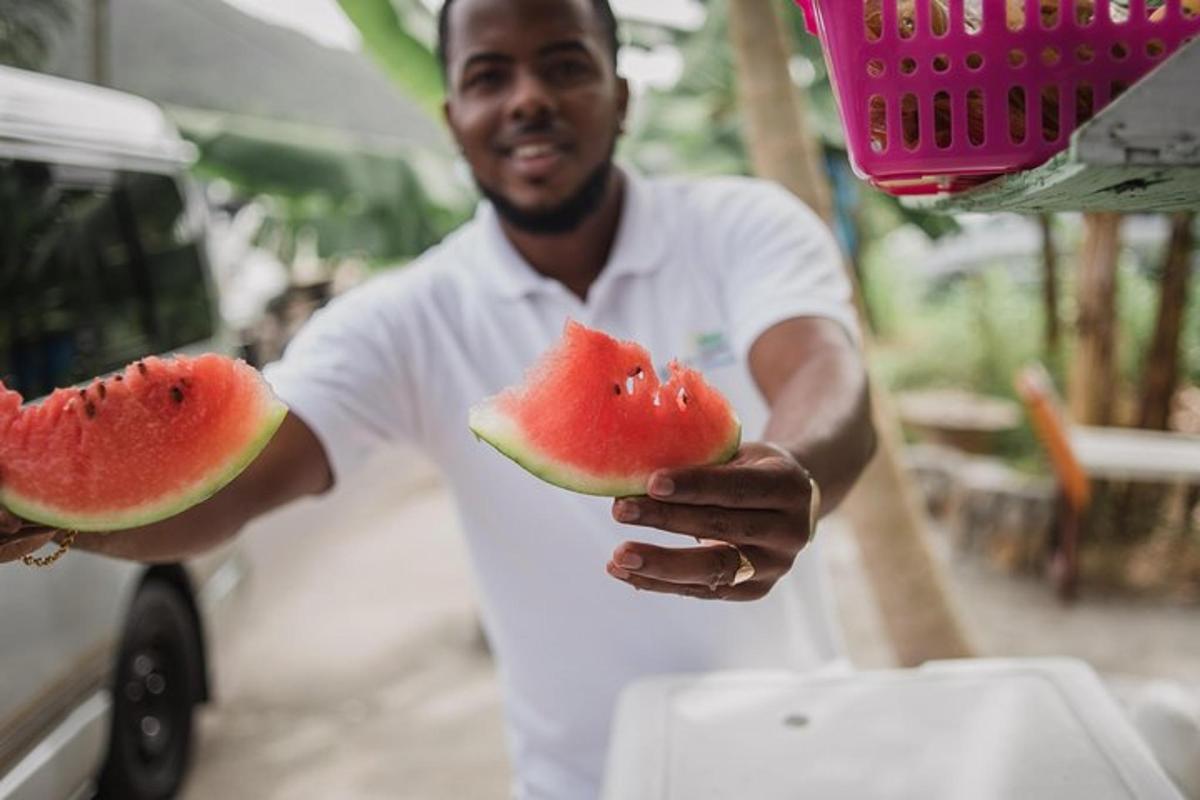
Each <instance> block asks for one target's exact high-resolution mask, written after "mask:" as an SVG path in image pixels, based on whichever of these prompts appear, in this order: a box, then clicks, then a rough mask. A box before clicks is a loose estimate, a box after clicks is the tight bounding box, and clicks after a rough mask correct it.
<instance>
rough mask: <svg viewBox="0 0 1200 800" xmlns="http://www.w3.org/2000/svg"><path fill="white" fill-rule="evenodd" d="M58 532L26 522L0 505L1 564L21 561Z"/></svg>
mask: <svg viewBox="0 0 1200 800" xmlns="http://www.w3.org/2000/svg"><path fill="white" fill-rule="evenodd" d="M56 533H58V531H57V530H55V529H54V528H47V527H44V526H42V525H34V524H32V523H29V522H26V521H25V520H23V519H21V518H20V517H18V516H15V515H14V514H12V513H11V512H9V511H8V509H6V508H4V507H3V506H0V564H5V563H7V562H9V561H19V560H20V559H22V558H24V557H25V556H27V555H29V554H30V553H33V552H36V551H37V550H39V549H41V548H42V546H43V545H45V544H47V543H48V542H50V540H52V539H53V538H54V534H56Z"/></svg>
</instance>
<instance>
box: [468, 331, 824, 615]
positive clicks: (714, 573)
mask: <svg viewBox="0 0 1200 800" xmlns="http://www.w3.org/2000/svg"><path fill="white" fill-rule="evenodd" d="M668 371H669V372H670V379H669V380H668V381H667V382H665V383H660V382H659V380H658V377H657V376H656V375H655V373H654V370H653V367H652V361H651V359H650V354H649V353H648V352H647V351H646V349H645V348H643V347H641V346H640V345H638V344H636V343H633V342H621V341H618V340H616V339H614V338H612V337H610V336H608V335H606V334H604V333H602V332H600V331H596V330H591V329H589V328H587V327H585V326H583V325H580V324H578V323H575V322H569V323H567V326H566V330H565V332H564V334H563V339H562V341H561V342H560V343H559V344H558V345H557V346H556V347H554V348H553V349H551V350H550V351H549V352H547V353H546V354H545V355H543V356H542V358H541V359H540V360H539V361H538V363H537V364H535V365H534V366H533V368H532V369H530V370H529V373H528V374H527V375H526V379H525V382H524V383H522V384H521V385H520V386H515V387H512V388H510V389H507V390H505V391H504V392H502V393H500V394H499V395H497V396H495V397H492V398H489V399H488V400H486V401H484V402H483V403H480V404H479V405H477V406H476V407H475V408H473V409H472V410H471V418H470V425H471V429H472V430H473V431H474V432H475V434H476V435H477V436H479V437H480V438H481V439H483V440H485V441H487V442H488V443H489V444H491V445H492V446H493V447H495V448H496V449H497V450H499V451H500V452H501V453H503V454H504V455H506V456H508V457H509V458H511V459H512V460H514V461H516V462H517V463H518V464H520V465H521V466H522V467H524V468H525V469H527V470H528V471H530V472H532V473H533V474H534V475H536V476H538V477H539V478H541V479H543V480H545V481H548V482H549V483H553V484H555V485H556V486H561V487H563V488H565V489H570V490H572V491H576V492H582V493H585V494H596V495H604V496H609V497H616V498H618V499H617V500H616V501H615V502H614V503H613V516H614V517H615V518H616V519H617V521H619V522H624V523H628V524H631V525H641V526H646V527H652V528H658V529H660V530H664V531H668V532H671V533H680V534H685V535H687V536H692V537H695V538H696V539H697V540H698V541H699V542H700V546H699V547H688V548H663V547H656V546H654V545H649V544H642V543H632V542H626V543H624V544H622V545H621V546H620V547H618V548H617V550H616V552H615V553H614V554H613V559H612V561H610V562H609V564H608V572H609V574H610V575H612V576H613V577H615V578H618V579H620V580H623V581H625V582H627V583H629V584H631V585H633V586H635V587H637V588H639V589H648V590H651V591H658V592H668V593H671V594H681V595H687V596H691V597H703V598H711V599H727V600H755V599H757V598H759V597H762V596H763V595H765V594H766V593H767V592H768V591H770V589H771V587H772V586H774V585H775V582H776V581H778V580H779V578H780V577H781V576H783V575H784V574H785V573H786V572H787V571H788V570H789V569H791V566H792V562H793V561H794V560H795V558H796V555H797V554H798V553H799V552H800V551H801V550H802V549H803V548H804V546H805V545H806V544H808V541H809V539H810V538H811V536H812V529H813V524H814V522H815V520H816V509H817V504H818V500H817V493H816V484H815V483H814V482H813V481H812V480H811V478H810V477H809V474H808V471H807V470H805V469H804V468H803V467H802V466H800V464H799V463H798V462H797V461H796V459H795V458H794V457H793V456H792V455H791V453H789V452H788V451H786V450H784V449H783V448H781V447H778V446H776V445H773V444H768V443H763V442H751V443H747V444H745V445H744V446H742V447H741V448H740V449H739V447H738V445H739V442H740V440H741V423H740V422H739V421H738V418H737V416H736V415H735V414H734V412H733V409H732V408H731V407H730V405H729V402H728V401H727V400H726V399H725V398H724V397H723V396H722V395H721V393H720V392H718V391H717V390H716V389H714V388H713V387H712V386H710V385H709V384H708V383H707V382H705V380H704V378H703V377H702V376H701V375H700V373H698V372H696V371H695V370H693V369H688V368H686V367H681V366H679V365H678V364H675V363H674V362H672V363H671V364H670V366H669V369H668ZM646 495H649V496H646ZM703 540H708V542H707V543H706V542H705V541H703Z"/></svg>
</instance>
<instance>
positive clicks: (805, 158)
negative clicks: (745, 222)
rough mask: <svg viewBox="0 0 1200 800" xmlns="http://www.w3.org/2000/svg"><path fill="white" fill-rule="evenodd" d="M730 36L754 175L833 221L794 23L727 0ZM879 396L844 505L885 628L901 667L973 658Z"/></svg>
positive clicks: (879, 392) (756, 4) (755, 4)
mask: <svg viewBox="0 0 1200 800" xmlns="http://www.w3.org/2000/svg"><path fill="white" fill-rule="evenodd" d="M729 35H730V39H731V42H732V45H733V52H734V63H735V67H736V71H737V87H738V96H739V100H740V107H741V111H742V116H743V121H744V128H745V131H746V140H747V146H748V147H749V149H750V154H751V158H752V161H753V164H754V170H755V172H756V173H757V174H759V175H761V176H763V177H766V178H770V179H772V180H775V181H778V182H779V183H781V184H782V185H784V186H786V187H787V188H788V189H790V190H791V191H793V192H794V193H796V194H797V195H798V196H799V197H800V198H801V199H803V200H804V201H805V202H806V203H808V204H809V206H811V207H812V208H813V209H814V210H816V211H817V213H818V214H820V215H821V216H822V217H823V218H824V219H825V220H826V222H831V219H832V204H831V202H830V197H831V195H832V193H831V191H830V188H829V181H828V178H827V177H826V175H825V173H824V171H823V169H822V168H821V162H820V159H819V158H818V157H817V148H816V137H815V136H814V135H813V134H811V133H810V132H809V129H808V126H807V119H806V117H805V115H804V106H803V105H802V102H803V101H802V94H801V93H800V92H799V91H798V90H797V89H796V87H795V86H794V85H793V83H792V81H791V75H790V73H789V71H788V56H789V53H790V52H791V48H790V43H789V41H788V39H787V27H786V26H785V25H784V24H783V21H782V20H781V19H779V16H778V12H777V11H776V10H775V3H774V2H773V0H729ZM851 277H852V278H853V276H851ZM860 305H861V301H860ZM860 318H861V313H860ZM872 396H873V401H874V408H873V411H874V417H875V425H876V428H877V429H878V430H879V449H878V452H877V454H876V457H875V459H874V460H873V461H872V463H871V464H870V465H869V466H868V467H867V470H866V471H865V472H864V473H863V476H862V477H861V478H860V479H859V482H858V484H857V486H856V487H855V488H854V490H853V491H852V492H851V494H850V496H849V497H848V498H847V499H846V501H845V503H844V504H843V506H842V508H843V509H844V510H845V513H846V516H847V517H848V518H849V520H850V523H851V525H852V527H853V528H854V533H855V537H856V540H857V542H858V546H859V550H860V551H861V552H862V556H863V562H864V565H865V567H866V572H867V577H868V579H869V580H870V582H871V586H872V588H873V590H874V594H875V601H876V603H877V604H878V606H879V609H880V612H881V614H882V617H883V620H884V626H885V628H886V630H887V632H888V636H889V638H890V639H891V643H892V647H893V648H894V650H895V653H896V657H897V660H898V662H899V663H900V664H902V665H905V666H911V665H915V664H920V663H921V662H923V661H927V660H929V659H934V658H956V657H962V656H969V655H971V654H972V648H971V646H970V644H969V643H968V639H967V635H966V633H965V631H964V629H963V626H962V624H961V622H960V620H959V618H958V614H957V612H956V609H955V606H954V603H953V602H952V601H951V599H950V595H949V592H948V590H947V588H946V584H945V581H944V580H943V578H942V576H941V572H940V569H939V566H938V564H937V562H936V560H935V559H934V557H933V554H932V551H931V548H930V546H929V541H928V530H927V528H928V524H927V520H926V518H925V512H924V506H923V505H922V504H921V503H920V501H919V500H918V498H917V495H916V491H915V489H914V487H913V486H911V483H910V479H909V477H908V475H907V474H906V473H905V472H904V471H903V468H902V466H901V464H900V460H899V448H900V441H901V440H900V432H899V426H898V423H897V418H896V415H895V413H894V412H893V411H892V409H891V405H890V403H889V400H888V397H887V393H886V390H885V389H884V387H883V386H881V385H879V384H873V385H872Z"/></svg>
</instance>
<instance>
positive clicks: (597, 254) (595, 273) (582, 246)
mask: <svg viewBox="0 0 1200 800" xmlns="http://www.w3.org/2000/svg"><path fill="white" fill-rule="evenodd" d="M625 181H626V178H625V175H624V174H623V173H622V172H621V170H620V169H619V168H617V167H615V166H614V167H613V169H612V171H611V172H610V174H609V178H608V185H607V186H606V187H605V189H604V199H603V200H601V201H600V207H599V208H597V209H596V211H595V213H593V214H592V215H591V216H589V217H588V218H587V219H586V220H584V221H583V222H582V223H581V224H580V226H579V227H578V228H576V229H575V230H573V231H571V232H570V233H563V234H556V235H545V234H533V233H526V232H524V231H521V230H518V229H516V228H514V227H513V226H512V225H510V224H509V223H508V222H506V221H505V220H504V218H503V217H501V218H500V228H501V229H502V230H503V231H504V235H505V236H507V237H508V240H509V241H510V242H512V245H513V247H515V248H516V250H517V252H518V253H520V254H521V256H522V258H524V259H525V260H526V261H527V262H529V265H530V266H532V267H533V268H534V269H535V270H537V271H538V272H540V273H541V274H542V275H545V276H546V277H548V278H553V279H554V280H556V281H558V282H559V283H561V284H562V285H564V286H566V287H567V288H568V289H570V290H571V292H572V293H573V294H575V295H576V296H577V297H579V298H580V299H581V300H586V299H587V293H588V289H590V288H591V286H592V283H593V282H594V281H595V280H596V278H597V277H599V275H600V272H601V270H603V269H604V265H605V263H606V262H607V261H608V254H609V252H611V250H612V246H613V242H614V241H615V240H616V238H617V228H618V227H619V225H620V223H621V209H622V206H623V205H624V198H625Z"/></svg>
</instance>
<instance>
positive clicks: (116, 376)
mask: <svg viewBox="0 0 1200 800" xmlns="http://www.w3.org/2000/svg"><path fill="white" fill-rule="evenodd" d="M113 380H114V381H116V382H117V383H120V382H121V381H123V380H125V376H124V375H114V376H113Z"/></svg>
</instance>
